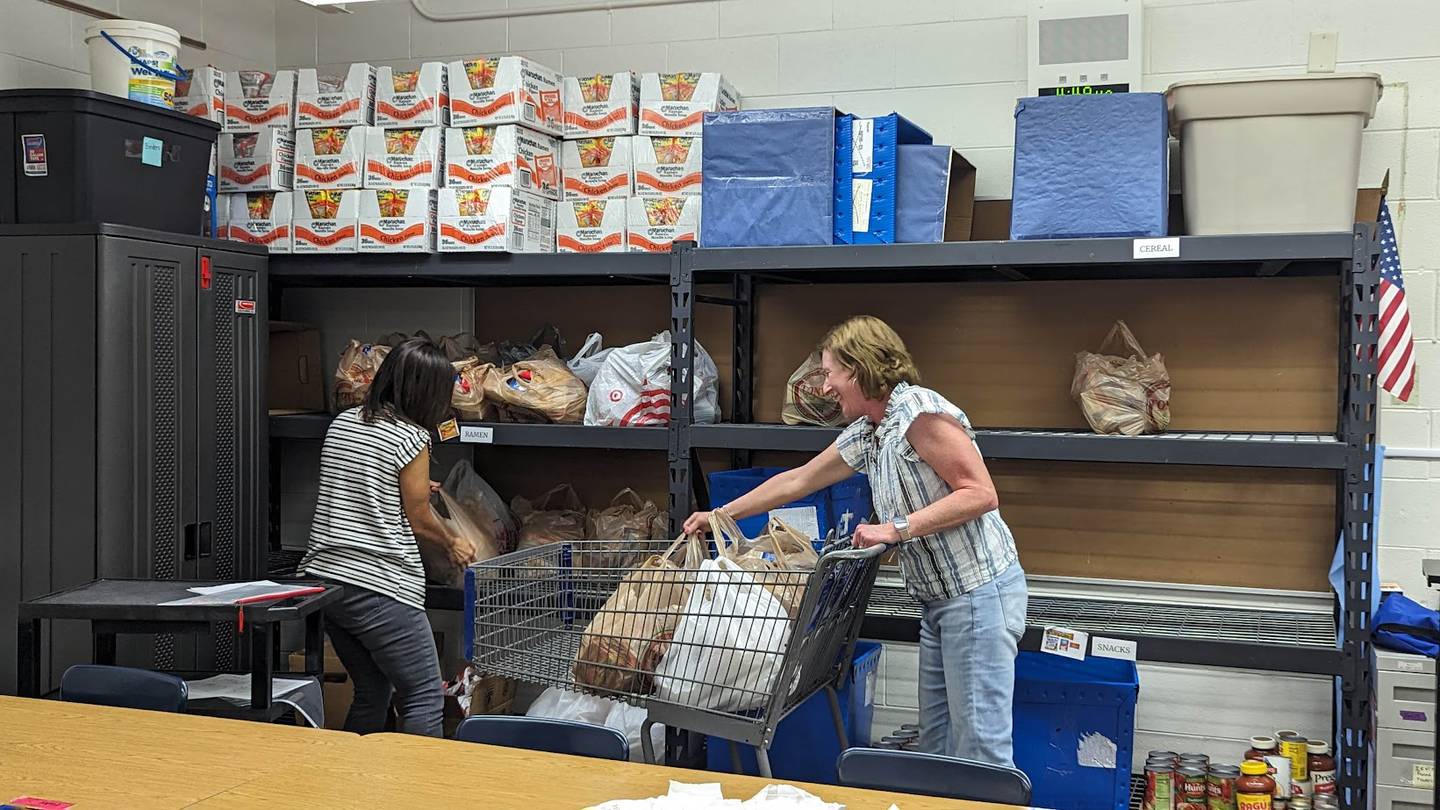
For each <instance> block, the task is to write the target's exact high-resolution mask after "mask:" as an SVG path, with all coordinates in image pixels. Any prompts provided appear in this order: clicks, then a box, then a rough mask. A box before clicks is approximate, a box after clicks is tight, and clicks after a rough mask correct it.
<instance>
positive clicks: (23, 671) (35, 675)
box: [15, 619, 40, 697]
mask: <svg viewBox="0 0 1440 810" xmlns="http://www.w3.org/2000/svg"><path fill="white" fill-rule="evenodd" d="M17 629H18V631H19V632H18V633H17V634H16V636H15V693H16V694H17V695H19V696H20V697H40V620H39V619H21V620H20V624H19V627H18V628H17Z"/></svg>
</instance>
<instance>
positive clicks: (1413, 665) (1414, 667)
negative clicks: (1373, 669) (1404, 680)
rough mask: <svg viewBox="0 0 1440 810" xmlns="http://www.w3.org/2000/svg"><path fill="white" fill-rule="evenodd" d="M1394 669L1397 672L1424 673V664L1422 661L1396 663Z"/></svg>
mask: <svg viewBox="0 0 1440 810" xmlns="http://www.w3.org/2000/svg"><path fill="white" fill-rule="evenodd" d="M1395 669H1396V670H1397V671H1399V672H1424V671H1425V663H1424V662H1423V661H1396V662H1395Z"/></svg>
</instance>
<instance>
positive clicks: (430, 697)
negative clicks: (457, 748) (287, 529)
mask: <svg viewBox="0 0 1440 810" xmlns="http://www.w3.org/2000/svg"><path fill="white" fill-rule="evenodd" d="M454 376H455V371H454V368H453V367H452V366H451V365H450V362H449V361H448V360H447V359H446V357H445V354H444V352H442V351H441V350H440V347H439V346H436V345H435V343H433V342H432V341H430V340H429V339H428V338H411V339H410V340H407V341H405V342H404V343H402V344H400V345H399V346H397V347H396V348H395V349H394V350H392V351H391V352H390V354H389V355H388V356H386V358H385V361H384V362H383V363H381V365H380V370H379V371H378V372H377V373H376V374H375V380H374V382H373V383H372V384H371V386H370V393H369V395H368V396H367V397H366V399H365V404H364V405H363V406H361V407H358V408H351V409H350V410H348V411H345V412H344V413H341V414H340V415H339V416H337V417H335V421H334V422H332V423H331V424H330V429H329V431H328V432H326V434H325V445H324V447H322V448H321V450H320V491H319V497H318V499H317V501H316V504H315V520H314V522H313V524H312V525H311V528H310V545H309V548H308V550H307V551H306V554H305V559H304V560H303V561H302V562H301V563H300V572H301V573H302V574H305V575H308V576H312V577H318V578H320V579H323V580H327V581H331V582H335V583H339V584H342V585H344V586H345V589H344V594H343V596H342V597H341V599H340V601H339V602H338V603H336V604H335V605H334V606H332V607H329V608H326V609H325V629H326V631H327V632H328V633H329V635H330V643H331V644H332V645H334V647H335V652H336V654H337V655H339V656H340V661H341V663H343V664H344V665H345V671H346V672H347V673H349V675H350V678H351V680H352V681H353V683H354V684H355V698H354V701H353V702H352V703H351V704H350V714H349V715H348V716H347V717H346V718H345V730H346V731H353V732H356V733H360V734H369V733H372V732H377V731H382V730H383V729H384V727H385V719H386V716H387V714H388V713H389V710H390V703H391V700H392V698H393V700H394V703H395V707H396V709H397V710H398V711H399V714H400V722H399V726H398V730H399V731H402V732H406V733H410V734H422V735H425V736H430V737H439V736H440V735H441V725H442V715H443V713H444V695H443V693H442V691H441V690H442V686H441V675H440V660H439V657H438V655H437V653H436V651H435V642H434V639H433V637H432V636H431V632H430V623H429V621H428V620H427V619H426V618H425V571H424V568H423V567H422V566H421V563H420V547H419V545H418V544H417V542H418V543H428V544H430V545H433V546H435V547H437V548H438V549H440V550H441V551H442V552H443V553H445V554H446V555H447V556H448V557H449V559H450V561H451V562H453V563H455V564H456V565H467V564H469V563H470V561H471V560H472V559H473V558H474V557H475V545H474V543H472V542H471V541H470V540H468V539H466V538H463V537H460V536H457V535H454V534H451V533H450V532H449V531H447V530H446V529H445V528H444V527H443V526H442V525H441V524H440V521H439V520H438V519H437V518H436V516H435V513H434V512H433V511H432V510H431V508H430V492H431V487H432V486H433V484H432V483H431V481H430V429H431V428H433V427H435V426H436V425H438V424H440V422H442V421H444V420H446V419H448V418H450V396H451V391H452V386H453V384H454Z"/></svg>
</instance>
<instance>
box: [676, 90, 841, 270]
mask: <svg viewBox="0 0 1440 810" xmlns="http://www.w3.org/2000/svg"><path fill="white" fill-rule="evenodd" d="M703 133H704V134H703V137H704V139H705V140H704V144H705V148H704V150H703V151H702V155H701V167H702V168H701V181H700V195H701V198H702V204H701V206H700V243H701V244H702V245H704V246H705V247H743V246H747V245H828V244H830V239H831V232H832V231H833V227H832V223H831V218H832V217H833V215H834V211H833V208H834V202H833V194H834V187H835V165H834V153H835V110H834V109H832V108H830V107H800V108H795V109H781V110H741V111H735V112H719V113H706V114H705V123H704V129H703Z"/></svg>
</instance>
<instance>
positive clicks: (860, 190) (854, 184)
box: [850, 177, 875, 233]
mask: <svg viewBox="0 0 1440 810" xmlns="http://www.w3.org/2000/svg"><path fill="white" fill-rule="evenodd" d="M874 182H875V181H873V180H865V179H863V178H859V177H857V178H855V179H853V180H851V181H850V230H852V231H854V232H855V233H865V232H866V231H868V230H870V188H871V186H873V185H874Z"/></svg>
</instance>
